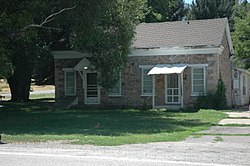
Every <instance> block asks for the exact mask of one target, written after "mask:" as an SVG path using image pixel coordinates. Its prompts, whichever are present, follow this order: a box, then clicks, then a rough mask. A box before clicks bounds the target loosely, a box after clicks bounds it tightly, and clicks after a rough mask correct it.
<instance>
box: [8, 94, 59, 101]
mask: <svg viewBox="0 0 250 166" xmlns="http://www.w3.org/2000/svg"><path fill="white" fill-rule="evenodd" d="M44 98H45V99H46V98H50V99H51V101H54V98H55V94H54V93H48V94H31V95H30V99H31V100H34V99H44ZM4 100H5V101H7V100H10V97H8V96H6V97H5V98H4Z"/></svg>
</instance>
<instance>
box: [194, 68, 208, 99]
mask: <svg viewBox="0 0 250 166" xmlns="http://www.w3.org/2000/svg"><path fill="white" fill-rule="evenodd" d="M200 68H203V75H204V77H203V79H204V80H203V81H204V82H203V83H204V94H203V95H206V94H207V85H206V78H207V76H206V67H204V66H195V67H191V89H192V91H191V96H200V94H198V93H195V92H194V86H193V75H194V74H193V70H194V69H200Z"/></svg>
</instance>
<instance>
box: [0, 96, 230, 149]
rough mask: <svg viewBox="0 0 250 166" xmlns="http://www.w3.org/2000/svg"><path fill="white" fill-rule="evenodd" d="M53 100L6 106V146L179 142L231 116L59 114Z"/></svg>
mask: <svg viewBox="0 0 250 166" xmlns="http://www.w3.org/2000/svg"><path fill="white" fill-rule="evenodd" d="M50 101H51V100H49V99H48V100H41V99H37V100H34V101H33V102H30V103H10V102H2V105H4V107H2V108H0V134H1V135H2V141H4V142H39V141H49V140H50V141H53V140H54V141H57V140H64V141H69V142H70V143H75V144H93V145H122V144H133V143H147V142H161V141H180V140H183V139H185V138H186V137H188V136H190V135H191V134H192V133H194V132H197V131H200V130H204V129H207V128H208V127H210V126H211V125H216V124H217V123H218V121H219V120H220V119H222V118H225V117H226V115H225V114H224V113H223V112H220V111H214V110H200V111H198V112H193V113H183V112H169V111H161V110H135V109H124V110H98V109H88V110H87V109H75V110H54V109H53V106H52V104H53V103H51V102H50ZM0 105H1V103H0Z"/></svg>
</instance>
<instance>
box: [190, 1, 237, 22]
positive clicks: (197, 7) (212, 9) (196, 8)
mask: <svg viewBox="0 0 250 166" xmlns="http://www.w3.org/2000/svg"><path fill="white" fill-rule="evenodd" d="M234 4H235V0H195V1H193V2H192V4H191V6H190V9H189V13H188V18H189V19H191V20H200V19H212V18H224V17H227V18H228V19H230V18H231V16H232V13H233V11H232V10H233V6H234Z"/></svg>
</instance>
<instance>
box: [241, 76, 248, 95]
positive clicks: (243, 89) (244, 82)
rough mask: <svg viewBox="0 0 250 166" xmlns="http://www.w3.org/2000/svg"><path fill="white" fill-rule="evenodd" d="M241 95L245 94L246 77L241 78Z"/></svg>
mask: <svg viewBox="0 0 250 166" xmlns="http://www.w3.org/2000/svg"><path fill="white" fill-rule="evenodd" d="M242 93H243V95H246V94H247V88H246V76H244V75H243V76H242Z"/></svg>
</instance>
